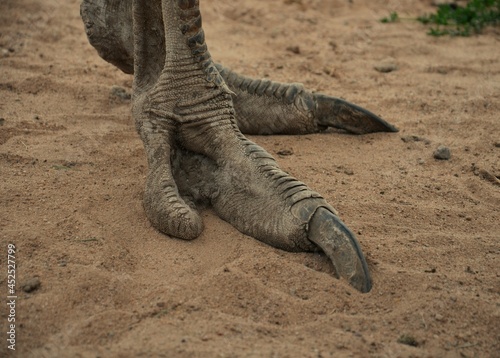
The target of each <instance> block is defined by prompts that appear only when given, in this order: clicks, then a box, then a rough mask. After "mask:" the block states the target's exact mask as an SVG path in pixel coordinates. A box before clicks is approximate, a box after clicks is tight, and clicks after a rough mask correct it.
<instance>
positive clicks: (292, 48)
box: [286, 46, 300, 55]
mask: <svg viewBox="0 0 500 358" xmlns="http://www.w3.org/2000/svg"><path fill="white" fill-rule="evenodd" d="M286 50H287V51H290V52H292V53H294V54H297V55H298V54H300V47H299V46H288V47H287V48H286Z"/></svg>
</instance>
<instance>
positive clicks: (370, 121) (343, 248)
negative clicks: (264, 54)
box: [82, 0, 396, 292]
mask: <svg viewBox="0 0 500 358" xmlns="http://www.w3.org/2000/svg"><path fill="white" fill-rule="evenodd" d="M102 2H103V0H100V1H99V0H85V1H84V3H83V4H82V17H83V18H84V22H85V26H86V30H87V35H88V37H89V39H90V41H91V43H92V44H93V45H94V46H95V47H96V48H97V49H98V51H99V53H100V55H101V56H102V57H103V58H105V59H107V60H108V61H110V62H112V63H114V64H115V65H117V66H118V67H120V68H122V69H126V70H127V71H128V72H129V73H130V72H133V73H134V84H133V107H132V113H133V117H134V119H135V121H136V126H137V130H138V132H139V134H140V136H141V138H142V140H143V142H144V147H145V150H146V153H147V159H148V164H149V172H148V176H147V180H146V189H145V193H144V208H145V212H146V215H147V217H148V218H149V220H150V221H151V223H152V225H153V226H154V227H155V228H157V229H158V230H159V231H161V232H163V233H165V234H167V235H170V236H173V237H177V238H181V239H185V240H191V239H194V238H196V237H197V236H199V235H200V233H201V232H202V230H203V224H202V220H201V217H200V215H199V214H198V212H197V210H196V207H195V205H194V204H193V203H196V202H202V203H206V204H210V205H212V207H213V208H214V210H215V211H216V212H217V214H218V215H219V216H220V217H221V218H222V219H224V220H226V221H228V222H229V223H231V224H232V225H233V226H235V227H236V228H237V229H238V230H239V231H241V232H243V233H245V234H247V235H250V236H252V237H254V238H256V239H258V240H260V241H262V242H265V243H267V244H269V245H272V246H274V247H277V248H280V249H283V250H288V251H314V250H316V249H318V248H319V249H321V250H322V251H323V252H324V253H325V254H326V255H327V256H328V257H329V259H330V260H331V262H332V264H333V266H334V269H335V272H336V275H337V277H339V278H342V279H345V280H347V282H348V283H349V284H351V285H352V286H353V287H354V288H356V289H357V290H359V291H361V292H368V291H370V289H371V287H372V281H371V278H370V274H369V271H368V265H367V263H366V260H365V258H364V256H363V253H362V251H361V248H360V246H359V244H358V242H357V240H356V238H355V236H354V234H353V233H352V232H351V231H350V230H349V229H348V228H347V227H346V225H345V224H344V223H343V222H342V221H341V220H340V219H339V217H338V215H337V213H336V211H335V209H333V207H331V206H330V205H329V204H328V203H327V202H326V201H325V200H324V199H323V198H322V197H321V195H319V194H318V193H316V192H314V191H312V190H311V189H309V188H308V187H307V186H306V185H305V184H304V183H302V182H300V181H298V180H296V179H295V178H292V177H291V176H290V175H288V174H287V173H285V172H283V171H282V170H281V169H279V167H278V165H277V164H276V162H275V160H274V159H273V158H272V157H271V155H269V154H268V153H267V152H266V151H265V150H264V149H262V148H261V147H259V146H258V145H256V144H254V143H252V142H251V141H249V140H248V139H246V138H245V137H244V135H243V134H242V132H241V131H240V128H241V129H243V130H245V131H246V132H247V133H261V134H273V133H313V132H318V131H320V130H322V129H324V128H326V127H328V126H333V127H338V128H343V129H345V130H347V131H350V132H353V133H358V134H362V133H368V132H375V131H396V129H395V128H394V127H392V126H391V125H390V124H388V123H386V122H385V121H383V120H382V119H380V118H378V117H377V116H375V115H373V114H372V113H370V112H368V111H366V110H364V109H362V108H360V107H357V106H355V105H352V104H350V103H347V102H345V101H342V100H340V99H337V98H333V97H328V96H324V95H317V94H312V93H310V92H308V91H307V90H305V89H304V88H303V87H302V86H301V85H298V84H280V83H275V82H271V81H267V80H253V79H250V78H245V77H243V76H240V75H238V74H235V73H233V72H231V71H230V70H228V69H226V68H224V67H222V66H221V65H217V64H215V63H214V62H213V61H212V58H211V56H210V53H209V51H208V48H207V45H206V43H205V39H204V33H203V29H202V22H201V15H200V11H199V1H198V0H161V1H160V0H156V1H151V0H150V1H148V0H134V1H133V2H132V4H131V5H130V6H128V5H126V6H124V5H123V3H124V2H113V1H111V2H110V5H109V6H108V7H107V8H106V9H107V10H108V14H111V15H110V18H113V14H114V16H115V17H114V18H116V17H117V16H118V15H119V16H118V18H117V21H115V22H118V23H122V24H123V20H124V19H127V18H128V17H129V16H131V17H132V28H130V27H127V26H125V30H124V32H123V33H120V34H121V35H120V36H117V38H116V44H126V43H127V41H128V40H127V38H130V37H131V38H132V40H131V41H132V45H120V46H115V47H113V46H110V45H109V43H110V42H109V41H108V43H107V44H106V45H102V42H104V43H106V41H100V38H99V36H98V35H96V34H98V33H99V31H98V30H99V26H98V25H96V24H99V23H101V24H102V23H106V21H108V20H109V19H108V18H106V16H107V15H106V11H104V10H106V9H103V8H102V7H101V8H100V10H101V11H100V12H98V14H97V15H96V13H97V12H96V13H93V12H92V11H93V10H92V9H95V8H99V6H100V4H102ZM125 4H128V3H127V2H125ZM96 6H97V7H96ZM113 6H115V7H116V8H117V9H118V10H115V11H112V10H113ZM110 9H111V10H110ZM123 9H125V10H123ZM103 14H104V15H103ZM158 14H161V16H159V15H158ZM99 16H101V17H102V16H104V17H105V18H104V20H102V19H100V21H96V20H95V19H96V18H98V17H99ZM113 26H120V25H116V24H115V23H114V22H111V24H110V29H108V30H110V31H108V32H107V33H106V36H108V38H107V40H109V33H119V32H117V31H112V30H113V29H112V27H113ZM127 33H128V34H129V35H127ZM118 37H120V39H118ZM111 42H112V41H111ZM116 48H118V49H119V50H120V51H118V50H116ZM103 49H104V50H103ZM106 49H107V50H108V53H105V50H106ZM110 49H111V50H110ZM113 49H115V50H113ZM109 51H111V53H112V55H109V53H110V52H109ZM113 51H114V52H113ZM115 52H116V53H119V54H120V55H116V54H114V53H115ZM131 52H132V53H133V59H130V53H131ZM112 58H114V60H113V61H111V60H110V59H112ZM131 65H133V70H131V69H130V66H131ZM233 100H234V102H233ZM256 104H257V105H256Z"/></svg>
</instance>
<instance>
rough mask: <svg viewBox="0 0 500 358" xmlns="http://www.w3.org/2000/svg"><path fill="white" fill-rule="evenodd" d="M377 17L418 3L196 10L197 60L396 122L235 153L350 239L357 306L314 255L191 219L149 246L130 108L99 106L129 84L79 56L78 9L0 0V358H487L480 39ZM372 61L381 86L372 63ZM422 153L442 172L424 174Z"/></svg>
mask: <svg viewBox="0 0 500 358" xmlns="http://www.w3.org/2000/svg"><path fill="white" fill-rule="evenodd" d="M393 10H395V11H398V12H399V14H400V16H407V17H410V16H416V15H420V14H422V13H425V12H430V11H433V8H432V7H431V5H430V1H410V0H401V1H393V0H386V1H381V0H354V1H344V0H327V1H320V0H311V1H306V0H298V1H281V0H280V1H269V0H231V1H230V0H219V1H216V0H204V1H202V12H203V14H204V24H205V29H206V34H207V39H208V44H209V47H210V50H211V52H212V55H213V56H214V58H215V59H216V60H217V61H221V62H222V63H224V64H226V65H228V66H229V67H231V68H232V69H234V70H237V71H240V72H241V73H244V74H246V75H250V76H255V77H267V76H269V77H270V78H272V79H275V80H279V81H297V82H302V83H304V84H305V85H306V86H307V87H308V88H311V89H314V90H317V91H322V92H325V93H329V94H332V95H337V96H342V97H343V98H346V99H347V100H349V101H351V102H354V103H357V104H359V105H361V106H364V107H366V108H368V109H370V110H372V111H374V112H375V113H377V114H380V115H381V116H382V117H384V118H385V119H387V120H388V121H390V122H391V123H394V124H395V125H396V126H398V127H399V128H400V132H399V133H396V134H385V133H384V134H372V135H365V136H352V135H346V134H342V133H337V132H335V131H327V132H325V133H321V134H311V135H303V136H273V137H259V136H252V137H251V139H252V140H254V141H256V142H257V143H258V144H260V145H262V146H263V147H265V148H267V149H268V150H269V151H270V152H271V154H273V155H275V156H276V158H277V159H278V162H279V163H280V165H281V166H282V168H283V169H284V170H286V171H288V172H290V173H291V174H293V175H294V176H296V177H298V178H299V179H301V180H303V181H304V182H306V183H308V184H309V185H310V186H311V187H312V188H313V189H315V190H317V191H319V192H320V193H322V194H323V195H324V196H325V198H327V199H328V200H329V202H330V203H332V204H333V205H334V206H335V207H336V208H337V210H339V212H340V214H341V217H342V219H343V220H344V221H345V222H346V223H347V224H348V225H349V227H350V228H351V229H352V230H353V231H354V232H355V233H357V236H358V238H359V240H360V243H361V245H362V247H363V250H364V252H365V253H366V255H367V257H368V261H369V266H370V268H371V272H372V275H373V279H374V288H373V290H372V291H371V292H370V293H369V294H365V295H362V294H359V293H357V292H356V291H354V290H353V289H351V288H350V287H349V286H348V285H347V284H346V283H345V282H342V281H339V280H336V279H335V278H333V277H332V272H331V268H330V266H329V264H328V262H327V260H326V259H325V257H323V256H321V255H319V254H306V253H301V254H293V253H288V252H283V251H280V250H278V249H274V248H272V247H269V246H267V245H265V244H262V243H260V242H258V241H256V240H254V239H252V238H250V237H247V236H245V235H243V234H241V233H239V232H238V231H236V230H235V229H234V228H232V227H231V226H230V225H229V224H227V223H225V222H223V221H222V220H220V219H219V218H218V217H216V216H215V215H214V214H213V213H212V212H211V211H206V212H204V213H203V218H204V221H205V225H206V229H205V231H204V233H203V234H202V235H201V237H200V238H199V239H197V240H195V241H192V242H184V241H180V240H176V239H172V238H169V237H166V236H164V235H162V234H160V233H158V232H157V231H155V230H154V229H153V228H152V227H151V225H150V224H149V222H148V221H147V219H146V218H145V215H144V212H143V209H142V203H141V198H142V193H143V185H144V181H145V174H146V169H147V168H146V161H145V156H144V150H143V147H142V143H141V142H140V140H139V138H138V136H137V134H136V133H135V129H134V123H133V120H132V118H131V115H130V100H127V99H121V98H119V97H117V96H116V95H114V94H113V93H115V92H114V88H115V87H114V86H118V87H120V88H123V89H125V90H126V91H128V92H130V90H131V80H132V79H131V77H130V76H127V75H125V74H123V73H121V72H120V71H119V70H117V69H115V68H114V67H113V66H111V65H109V64H107V63H105V62H104V61H103V60H101V59H100V58H99V57H98V55H97V53H96V52H95V50H94V49H93V48H92V47H91V46H90V45H89V44H88V42H87V39H86V37H85V33H84V30H83V24H82V22H81V20H80V17H79V1H77V0H66V1H62V0H1V2H0V117H1V118H2V120H1V121H0V122H1V123H0V173H1V178H0V195H1V196H0V253H1V254H0V257H1V258H0V263H1V270H2V271H1V272H2V273H1V276H0V284H1V288H0V293H1V296H2V301H5V300H6V296H7V293H6V287H7V274H6V266H7V265H6V257H7V256H6V255H7V244H8V243H14V244H15V245H16V247H17V253H16V260H17V283H18V285H17V295H18V298H17V302H16V334H17V336H16V339H17V340H16V352H12V351H8V350H7V343H6V334H5V332H6V331H5V330H6V329H7V315H8V310H7V308H6V306H5V305H4V308H2V309H1V312H0V319H1V327H2V329H1V330H2V332H4V333H2V336H3V337H2V339H1V340H0V342H1V343H0V345H1V346H0V356H2V357H367V356H373V357H498V356H499V353H498V352H500V343H499V342H500V247H499V240H500V186H499V181H498V177H499V176H500V159H499V158H500V148H499V147H500V118H499V117H500V115H499V113H500V60H499V59H500V33H499V30H498V29H490V30H488V31H486V32H485V33H484V34H483V35H481V36H473V37H470V38H447V37H445V38H433V37H430V36H427V35H426V30H425V28H424V26H423V25H421V24H419V23H417V22H412V21H402V22H400V23H396V24H381V23H380V22H379V21H378V19H380V18H381V17H383V16H386V15H387V14H388V13H389V12H390V11H393ZM384 63H385V64H387V63H388V64H389V65H395V66H397V70H395V71H392V72H389V73H381V72H378V71H377V70H375V69H374V66H376V65H380V64H384ZM439 145H445V146H447V147H449V148H450V150H451V155H452V157H451V159H450V160H448V161H443V160H436V159H434V158H433V152H434V150H435V149H436V148H437V147H438V146H439ZM281 151H291V152H292V153H293V154H292V155H287V156H280V155H279V154H278V152H281ZM32 278H38V279H39V280H40V282H41V285H40V287H38V288H37V289H35V290H34V291H32V292H29V293H26V292H24V291H23V290H22V288H21V286H22V285H23V284H24V283H25V282H27V281H28V280H29V279H32ZM28 291H29V290H28ZM405 339H406V343H414V344H415V345H416V346H411V345H408V344H404V343H402V342H401V341H404V340H405Z"/></svg>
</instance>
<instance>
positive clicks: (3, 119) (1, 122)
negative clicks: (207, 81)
mask: <svg viewBox="0 0 500 358" xmlns="http://www.w3.org/2000/svg"><path fill="white" fill-rule="evenodd" d="M4 122H5V118H0V126H3V124H4Z"/></svg>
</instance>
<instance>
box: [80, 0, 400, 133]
mask: <svg viewBox="0 0 500 358" xmlns="http://www.w3.org/2000/svg"><path fill="white" fill-rule="evenodd" d="M81 15H82V18H83V20H84V23H85V30H86V32H87V36H88V39H89V41H90V43H91V44H92V45H93V46H94V47H95V48H96V49H97V51H98V53H99V55H100V56H101V57H102V58H103V59H104V60H106V61H108V62H110V63H112V64H113V65H115V66H117V67H118V68H120V69H121V70H122V71H123V72H125V73H130V74H132V73H133V72H134V55H133V54H134V41H133V40H132V39H133V37H134V36H133V25H132V24H133V22H132V0H121V1H117V0H83V1H82V5H81ZM148 23H149V24H150V25H151V26H152V28H154V29H155V30H154V31H152V30H151V31H148V33H149V36H151V39H150V42H155V43H156V48H157V52H158V53H163V51H165V47H164V40H165V37H164V36H165V34H164V27H163V19H162V14H161V12H150V13H148ZM163 57H164V55H163V56H162V59H163ZM155 58H156V57H155ZM216 66H217V69H218V70H219V72H220V74H221V76H222V78H223V79H224V80H225V81H226V83H227V85H228V87H229V89H230V90H231V91H232V92H233V94H232V97H233V103H234V107H235V110H236V116H235V120H236V123H237V125H238V127H239V128H240V130H241V131H242V132H243V133H248V134H305V133H316V132H320V131H322V130H324V129H326V128H328V127H334V128H340V129H344V130H346V131H347V132H350V133H354V134H364V133H371V132H395V131H397V129H396V128H395V127H394V126H392V125H391V124H389V123H387V122H386V121H384V120H383V119H381V118H379V117H378V116H376V115H374V114H373V113H371V112H369V111H367V110H366V109H363V108H361V107H358V106H356V105H354V104H352V103H349V102H346V101H344V100H341V99H339V98H335V97H330V96H327V95H323V94H318V93H311V92H310V91H308V90H307V89H305V88H304V87H303V86H302V85H300V84H298V83H294V84H287V83H277V82H272V81H269V80H257V79H252V78H248V77H244V76H241V75H239V74H237V73H235V72H233V71H231V70H229V69H227V68H226V67H224V66H223V65H221V64H217V65H216Z"/></svg>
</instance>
